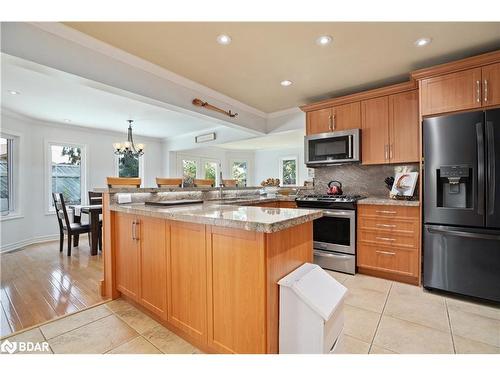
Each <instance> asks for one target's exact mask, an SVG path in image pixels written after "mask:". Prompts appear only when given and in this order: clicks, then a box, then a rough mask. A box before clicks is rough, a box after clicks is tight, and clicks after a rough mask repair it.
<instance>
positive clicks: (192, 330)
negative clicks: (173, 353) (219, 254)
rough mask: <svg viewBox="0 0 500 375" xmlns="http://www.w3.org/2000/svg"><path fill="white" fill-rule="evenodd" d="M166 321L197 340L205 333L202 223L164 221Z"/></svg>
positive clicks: (204, 274)
mask: <svg viewBox="0 0 500 375" xmlns="http://www.w3.org/2000/svg"><path fill="white" fill-rule="evenodd" d="M168 223H169V226H170V239H169V240H170V241H169V242H170V246H169V251H168V254H169V255H168V262H167V264H168V268H167V280H168V281H167V282H168V290H167V296H168V301H169V304H168V322H169V323H171V324H172V325H174V326H176V327H178V328H179V329H181V330H182V331H184V332H186V333H187V334H188V335H189V336H191V337H193V338H194V339H195V340H196V341H198V342H206V337H207V315H206V310H207V250H206V242H205V225H202V224H193V223H183V222H174V221H172V222H168Z"/></svg>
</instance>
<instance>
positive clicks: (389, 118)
mask: <svg viewBox="0 0 500 375" xmlns="http://www.w3.org/2000/svg"><path fill="white" fill-rule="evenodd" d="M361 114H362V121H361V122H362V130H361V147H362V153H361V159H362V163H363V164H386V163H409V162H418V160H419V158H418V144H419V143H418V139H419V134H418V132H419V123H418V118H419V115H418V91H417V90H411V91H404V92H401V93H397V94H393V95H387V96H381V97H378V98H374V99H369V100H364V101H363V102H362V103H361Z"/></svg>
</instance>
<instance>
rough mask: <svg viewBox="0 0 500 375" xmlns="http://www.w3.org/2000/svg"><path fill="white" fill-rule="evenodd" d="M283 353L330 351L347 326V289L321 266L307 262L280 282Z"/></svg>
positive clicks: (281, 342) (319, 352)
mask: <svg viewBox="0 0 500 375" xmlns="http://www.w3.org/2000/svg"><path fill="white" fill-rule="evenodd" d="M278 284H279V285H280V324H279V352H280V353H288V354H294V353H309V354H321V353H330V352H331V351H332V349H333V347H334V346H335V344H336V342H337V339H338V338H339V336H340V333H341V332H342V328H343V327H344V311H343V309H344V298H345V295H346V293H347V289H346V288H345V287H344V286H343V285H342V284H340V283H339V282H338V281H337V280H335V279H334V278H333V277H332V276H330V275H329V274H328V273H327V272H326V271H324V270H323V269H322V268H321V267H320V266H318V265H316V264H311V263H305V264H303V265H302V266H300V267H299V268H297V269H296V270H295V271H293V272H291V273H289V274H288V275H287V276H285V277H284V278H282V279H281V280H280V281H278Z"/></svg>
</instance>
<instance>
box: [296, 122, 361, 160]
mask: <svg viewBox="0 0 500 375" xmlns="http://www.w3.org/2000/svg"><path fill="white" fill-rule="evenodd" d="M304 140H305V143H304V150H305V156H304V160H305V163H306V165H307V166H308V167H311V168H314V167H320V166H325V165H332V164H339V163H353V162H359V161H360V129H349V130H342V131H336V132H331V133H321V134H314V135H308V136H305V138H304Z"/></svg>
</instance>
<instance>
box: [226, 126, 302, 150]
mask: <svg viewBox="0 0 500 375" xmlns="http://www.w3.org/2000/svg"><path fill="white" fill-rule="evenodd" d="M303 144H304V130H293V131H288V132H282V133H273V134H268V135H265V136H263V137H254V138H249V139H245V140H242V141H236V142H229V143H225V144H221V145H218V146H217V147H220V148H224V149H227V150H267V149H291V148H300V147H302V145H303Z"/></svg>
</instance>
